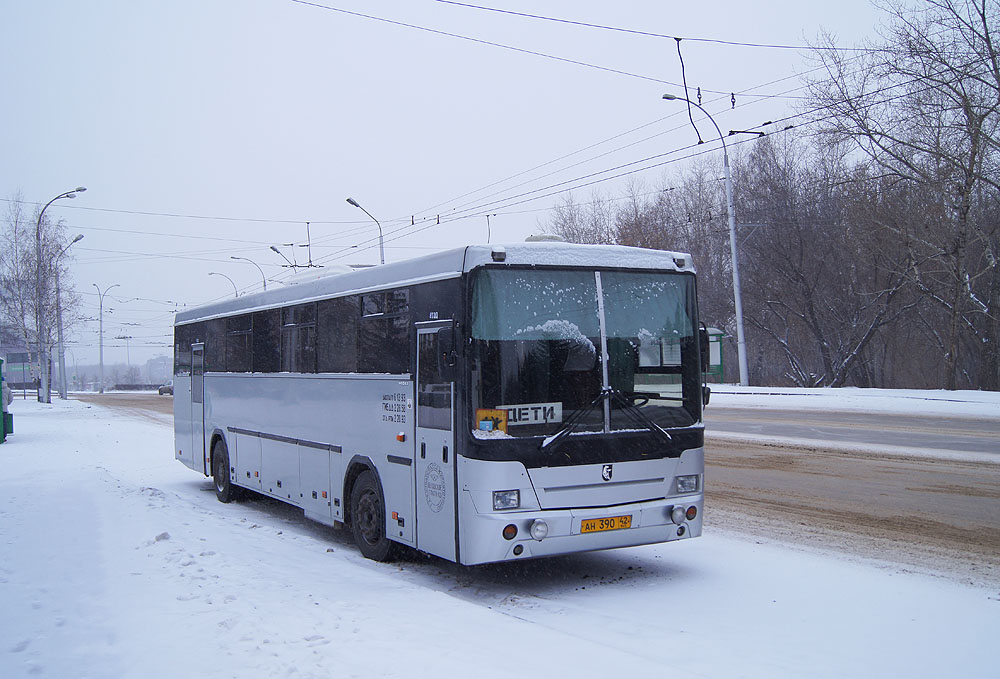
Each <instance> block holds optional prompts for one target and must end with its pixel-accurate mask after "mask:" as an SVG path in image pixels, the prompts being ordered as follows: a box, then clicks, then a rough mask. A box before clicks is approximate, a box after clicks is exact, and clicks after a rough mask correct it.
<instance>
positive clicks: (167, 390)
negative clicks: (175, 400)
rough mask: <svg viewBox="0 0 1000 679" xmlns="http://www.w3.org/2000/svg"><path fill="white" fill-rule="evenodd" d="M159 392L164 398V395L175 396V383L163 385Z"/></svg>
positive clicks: (170, 382) (171, 381)
mask: <svg viewBox="0 0 1000 679" xmlns="http://www.w3.org/2000/svg"><path fill="white" fill-rule="evenodd" d="M157 391H158V392H159V393H160V396H163V395H164V394H170V395H171V396H173V395H174V381H173V380H170V381H169V382H167V383H166V384H164V385H162V386H161V387H160V388H159V389H157Z"/></svg>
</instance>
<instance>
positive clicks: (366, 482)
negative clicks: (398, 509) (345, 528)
mask: <svg viewBox="0 0 1000 679" xmlns="http://www.w3.org/2000/svg"><path fill="white" fill-rule="evenodd" d="M351 531H352V532H353V533H354V541H355V542H356V543H357V545H358V549H359V550H361V554H362V555H364V556H365V557H366V558H368V559H372V560H374V561H389V560H391V559H392V556H393V553H394V551H395V550H394V547H395V543H394V542H393V541H392V540H390V539H389V538H387V537H386V535H385V503H384V502H383V501H382V489H381V488H379V483H378V481H377V480H376V479H375V475H374V474H373V473H372V472H371V470H366V471H363V472H361V474H360V475H359V476H358V478H357V480H356V481H355V482H354V487H353V488H352V489H351Z"/></svg>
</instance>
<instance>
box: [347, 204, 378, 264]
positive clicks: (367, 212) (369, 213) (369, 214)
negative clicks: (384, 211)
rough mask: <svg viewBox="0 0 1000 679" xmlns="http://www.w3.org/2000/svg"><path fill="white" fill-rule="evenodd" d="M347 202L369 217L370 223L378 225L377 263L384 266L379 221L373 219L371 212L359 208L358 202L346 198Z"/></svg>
mask: <svg viewBox="0 0 1000 679" xmlns="http://www.w3.org/2000/svg"><path fill="white" fill-rule="evenodd" d="M347 202H348V203H350V204H351V205H353V206H354V207H356V208H358V209H359V210H361V211H362V212H364V213H365V214H366V215H368V216H369V217H371V218H372V221H374V222H375V223H376V224H377V225H378V258H379V263H381V264H385V241H383V240H382V223H381V222H379V220H377V219H375V217H374V216H373V215H372V213H371V212H369V211H368V210H366V209H364V208H363V207H361V204H360V203H359V202H358V201H356V200H354V199H353V198H348V199H347Z"/></svg>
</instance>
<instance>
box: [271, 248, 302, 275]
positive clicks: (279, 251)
mask: <svg viewBox="0 0 1000 679" xmlns="http://www.w3.org/2000/svg"><path fill="white" fill-rule="evenodd" d="M271 250H272V251H273V252H276V253H278V255H279V256H280V257H281V258H282V259H283V260H285V261H286V262H288V264H287V267H288V268H290V269H291V270H292V273H295V271H296V269H298V265H297V264H295V262H293V261H291V260H290V259H288V257H285V253H284V252H282V251H281V250H279V249H278V246H277V245H272V246H271ZM292 256H293V257H294V256H295V250H292ZM282 266H286V265H284V264H283V265H282Z"/></svg>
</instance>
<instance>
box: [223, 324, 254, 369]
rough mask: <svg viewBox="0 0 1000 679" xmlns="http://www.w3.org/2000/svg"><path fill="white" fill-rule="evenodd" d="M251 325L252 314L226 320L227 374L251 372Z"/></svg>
mask: <svg viewBox="0 0 1000 679" xmlns="http://www.w3.org/2000/svg"><path fill="white" fill-rule="evenodd" d="M251 323H252V317H251V316H250V314H244V315H243V316H232V317H230V318H228V319H226V372H231V373H247V372H250V364H251V353H250V352H251V340H252V337H251V334H250V332H251V327H252V325H251Z"/></svg>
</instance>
